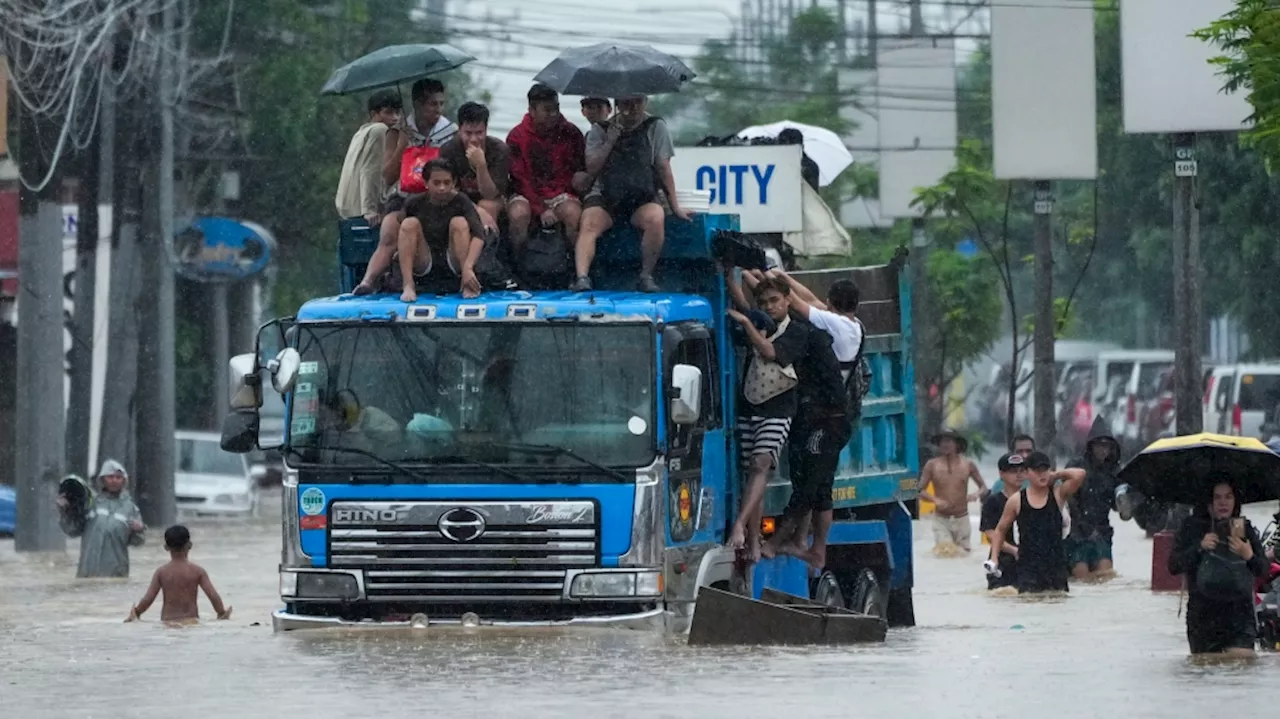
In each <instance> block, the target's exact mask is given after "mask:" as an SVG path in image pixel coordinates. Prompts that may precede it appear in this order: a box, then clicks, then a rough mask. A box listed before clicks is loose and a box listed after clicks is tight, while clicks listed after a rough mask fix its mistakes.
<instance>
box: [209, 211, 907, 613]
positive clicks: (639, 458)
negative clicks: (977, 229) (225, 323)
mask: <svg viewBox="0 0 1280 719" xmlns="http://www.w3.org/2000/svg"><path fill="white" fill-rule="evenodd" d="M736 228H737V217H736V216H733V215H697V216H695V218H694V219H693V221H692V222H681V221H679V220H674V219H673V220H671V221H670V222H669V224H668V227H667V243H666V246H665V248H664V250H663V258H662V261H661V262H660V264H659V267H658V272H657V275H656V277H657V280H658V282H659V283H660V284H661V286H662V287H663V288H664V292H661V293H655V294H642V293H637V292H633V291H630V290H628V289H608V288H614V287H616V288H623V287H631V286H632V285H633V283H634V273H635V267H636V266H638V263H639V238H638V237H636V236H635V233H634V230H631V229H630V228H626V229H620V230H615V231H614V232H613V233H611V234H610V235H607V236H606V237H604V238H602V240H601V242H600V251H599V254H598V258H597V260H596V266H595V273H596V278H595V279H596V283H595V284H596V287H597V288H601V289H597V290H594V291H590V292H568V291H535V292H525V291H512V292H491V293H486V294H482V295H481V296H480V297H479V298H476V299H473V300H467V299H463V298H461V297H460V296H458V295H448V296H425V295H424V296H421V297H420V298H419V299H418V301H417V302H415V303H410V304H406V303H404V302H401V301H400V300H399V298H398V297H396V296H392V295H373V296H363V297H356V296H353V295H351V294H349V292H350V290H351V289H352V287H353V286H354V283H355V280H356V278H358V277H359V276H360V275H361V274H362V273H363V270H364V263H366V262H367V261H368V257H369V255H370V254H371V252H372V249H373V244H374V243H375V242H376V238H367V240H361V239H360V238H351V237H348V238H344V240H343V241H342V243H341V244H342V246H341V247H340V250H339V265H340V267H339V269H340V275H341V278H342V279H341V282H340V284H341V289H342V292H343V294H340V295H337V296H334V297H327V298H318V299H314V300H311V301H309V302H307V303H306V304H304V305H303V306H302V307H301V308H300V309H299V311H298V313H297V315H296V317H293V318H289V319H287V320H279V321H273V322H271V323H268V324H267V325H265V326H264V327H263V328H262V330H261V331H260V333H259V347H258V351H257V353H256V354H254V355H244V356H240V357H237V358H235V359H233V360H232V363H231V364H232V367H231V375H232V412H231V413H230V414H229V415H228V418H227V421H226V424H225V425H224V431H223V446H224V448H226V449H228V450H231V451H241V452H244V451H251V450H253V449H256V448H269V447H266V446H264V445H268V444H270V443H269V442H267V441H266V438H265V437H263V438H261V439H260V438H259V437H258V432H259V422H258V407H259V406H260V405H261V403H262V395H263V392H272V391H276V392H279V393H281V394H282V395H283V396H284V397H285V401H286V407H287V414H286V417H287V420H286V422H285V427H284V429H285V436H284V437H283V438H281V439H282V442H281V446H280V450H281V453H282V455H283V457H284V459H285V463H286V469H285V474H284V495H283V496H284V499H283V504H284V506H283V544H284V547H283V552H282V556H281V563H280V591H281V599H282V601H283V603H284V607H283V608H282V609H281V610H280V611H278V612H276V613H275V615H274V619H273V623H274V626H275V628H276V629H277V630H292V629H303V628H311V627H324V626H334V625H346V624H366V623H369V624H387V623H407V624H424V623H425V624H437V623H459V622H462V623H480V624H539V625H547V624H550V625H558V624H569V625H577V624H588V625H589V624H610V625H615V626H627V627H636V628H665V629H667V630H671V631H677V632H679V631H685V630H687V629H688V626H689V622H690V620H691V616H692V613H693V606H694V601H695V599H696V596H697V592H698V589H699V588H700V587H703V586H716V587H717V588H732V589H736V590H737V591H739V592H742V593H750V594H752V595H754V596H759V594H760V592H761V591H762V590H763V589H765V588H766V587H768V588H774V589H780V590H782V591H787V592H791V593H793V594H799V595H800V596H805V597H813V598H815V599H818V600H820V601H824V602H828V603H839V604H841V605H846V606H851V607H854V608H856V609H858V610H859V611H867V612H873V613H877V614H879V615H881V616H884V617H886V618H888V619H889V620H890V621H891V622H892V623H897V624H911V623H913V621H914V618H913V616H912V612H911V601H910V592H911V582H912V577H911V520H910V515H909V512H908V508H907V505H906V503H907V502H910V501H912V500H913V499H914V492H915V488H914V487H915V485H914V479H915V476H916V472H917V465H916V462H917V454H918V453H917V451H916V448H915V410H914V405H913V401H914V393H913V392H910V391H905V392H904V391H903V388H904V387H907V388H909V387H911V385H912V375H911V366H910V363H909V361H908V360H907V357H909V353H908V351H907V350H908V345H909V342H910V331H909V325H908V324H907V322H908V320H907V318H908V317H909V316H910V301H909V294H907V293H906V290H905V285H903V284H902V283H900V282H899V279H898V278H899V276H900V275H901V274H902V273H901V269H902V268H901V265H900V263H899V264H896V265H888V266H884V267H879V268H864V269H860V270H852V271H840V272H825V273H816V274H812V275H810V276H808V277H806V279H805V280H803V281H807V282H812V283H814V286H815V287H816V288H818V289H819V291H821V289H822V288H823V287H824V284H823V283H826V282H829V281H831V280H832V279H834V278H836V277H838V276H850V274H851V273H852V275H853V276H854V277H855V279H856V280H857V281H858V282H859V284H860V285H861V286H862V288H863V295H864V297H866V298H867V299H866V300H865V301H864V305H863V306H864V308H865V312H864V313H863V315H862V316H863V319H864V323H865V324H867V326H868V334H869V336H868V338H867V340H866V341H867V349H866V356H867V358H868V359H869V361H870V363H871V365H872V368H873V373H874V375H875V379H874V381H873V388H872V394H871V396H869V397H868V398H867V400H866V403H865V405H864V412H863V418H862V420H861V425H860V426H859V428H858V429H857V431H856V432H855V436H854V439H853V440H852V441H851V442H850V445H849V447H848V449H847V451H846V454H845V456H844V457H842V462H841V470H840V474H839V476H838V477H837V483H836V490H835V499H836V507H837V517H838V519H837V522H836V526H835V527H834V528H833V529H832V532H831V540H830V543H831V547H830V549H829V555H830V560H829V566H828V568H827V570H826V571H824V572H823V573H821V574H820V575H819V576H817V577H812V576H810V574H811V573H810V572H809V571H807V570H806V568H805V566H804V565H803V563H801V562H800V561H799V560H796V559H793V558H785V557H783V558H778V559H774V560H767V561H761V562H760V563H758V564H757V565H755V567H754V568H745V567H743V566H742V565H741V564H739V563H736V562H735V557H734V553H733V552H732V550H730V549H728V548H726V547H725V546H724V544H725V542H726V538H727V535H728V530H729V527H730V526H731V524H732V521H733V519H734V517H735V512H736V508H737V503H738V496H739V486H740V479H739V470H738V467H737V461H736V457H737V452H736V440H735V439H734V433H733V426H734V417H735V407H734V401H735V397H736V394H737V393H736V388H737V383H738V379H737V373H738V367H739V363H740V359H739V357H738V351H737V349H736V348H735V346H734V344H733V342H732V341H731V339H730V335H729V329H728V325H729V322H728V321H727V318H726V316H725V310H726V306H727V304H726V303H727V302H728V298H727V291H726V287H725V283H724V281H723V279H722V277H721V275H720V273H719V271H718V270H717V265H716V261H715V257H714V250H715V247H716V237H717V235H718V233H722V232H733V231H735V230H736ZM267 385H270V387H268V386H267ZM789 491H790V485H789V483H788V482H787V481H786V478H785V467H784V469H783V471H781V472H779V476H778V478H777V479H776V480H775V481H774V483H773V485H771V487H770V492H769V495H768V497H767V500H766V504H767V506H766V515H768V516H769V517H770V519H768V520H766V529H767V528H768V527H769V526H770V525H771V522H772V518H773V517H777V516H778V515H780V514H781V511H782V508H783V507H784V506H785V504H786V501H787V498H788V494H789Z"/></svg>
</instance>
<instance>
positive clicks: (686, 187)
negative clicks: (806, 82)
mask: <svg viewBox="0 0 1280 719" xmlns="http://www.w3.org/2000/svg"><path fill="white" fill-rule="evenodd" d="M671 172H672V174H673V175H675V179H676V190H677V191H680V192H689V191H691V190H701V191H703V192H709V193H711V196H710V199H709V202H710V206H709V208H708V209H707V211H708V212H712V213H719V214H736V215H738V218H739V220H740V221H741V223H742V225H741V226H742V231H743V232H799V231H800V230H801V229H803V227H804V225H803V216H804V213H803V205H802V203H801V193H800V183H802V182H803V181H804V180H802V179H801V177H800V148H799V147H798V146H795V145H754V146H746V147H679V148H676V155H675V157H673V158H672V159H671ZM695 209H696V208H695Z"/></svg>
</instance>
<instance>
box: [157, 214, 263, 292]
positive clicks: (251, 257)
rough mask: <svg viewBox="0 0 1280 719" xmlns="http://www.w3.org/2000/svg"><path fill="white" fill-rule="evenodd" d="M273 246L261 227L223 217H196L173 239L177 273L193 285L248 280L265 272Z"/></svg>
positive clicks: (252, 223) (253, 223)
mask: <svg viewBox="0 0 1280 719" xmlns="http://www.w3.org/2000/svg"><path fill="white" fill-rule="evenodd" d="M275 247H276V241H275V237H273V236H272V235H271V232H270V231H268V230H267V229H266V228H265V227H263V226H261V225H259V224H257V223H255V222H248V221H246V220H232V219H229V218H226V217H197V218H196V219H195V220H194V221H193V222H192V223H191V226H190V227H188V228H187V229H185V230H183V231H182V232H179V233H178V236H177V237H176V238H174V251H175V253H176V254H177V260H178V268H177V269H178V274H180V275H182V276H183V277H185V278H187V279H190V280H195V281H197V282H231V281H236V280H244V279H248V278H249V277H252V276H254V275H256V274H258V273H259V272H262V270H264V269H266V266H267V263H269V262H270V261H271V253H272V252H273V251H274V250H275Z"/></svg>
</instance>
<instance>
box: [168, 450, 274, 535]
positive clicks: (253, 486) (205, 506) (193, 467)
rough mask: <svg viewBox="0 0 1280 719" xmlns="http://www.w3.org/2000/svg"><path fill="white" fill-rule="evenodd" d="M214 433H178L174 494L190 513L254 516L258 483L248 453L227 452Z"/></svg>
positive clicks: (185, 511) (184, 511)
mask: <svg viewBox="0 0 1280 719" xmlns="http://www.w3.org/2000/svg"><path fill="white" fill-rule="evenodd" d="M219 442H220V438H219V436H218V435H217V434H215V433H213V432H188V431H180V432H177V433H176V434H175V435H174V449H173V464H174V494H175V496H176V498H177V504H178V511H179V512H180V513H183V514H190V515H213V516H245V517H249V516H254V515H256V514H257V511H258V485H257V482H255V481H253V478H252V476H251V475H250V471H249V462H248V460H247V459H246V458H245V457H244V455H239V454H232V453H230V452H224V451H223V450H222V447H221V446H220V445H219Z"/></svg>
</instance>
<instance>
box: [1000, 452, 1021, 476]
mask: <svg viewBox="0 0 1280 719" xmlns="http://www.w3.org/2000/svg"><path fill="white" fill-rule="evenodd" d="M1024 465H1026V460H1024V459H1023V458H1022V455H1020V454H1018V453H1017V452H1010V453H1009V454H1006V455H1004V456H1003V457H1001V458H1000V460H999V461H998V462H996V466H997V467H999V469H1000V471H1001V472H1016V471H1018V470H1020V469H1022V468H1023V466H1024Z"/></svg>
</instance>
